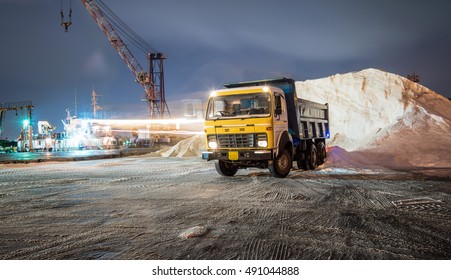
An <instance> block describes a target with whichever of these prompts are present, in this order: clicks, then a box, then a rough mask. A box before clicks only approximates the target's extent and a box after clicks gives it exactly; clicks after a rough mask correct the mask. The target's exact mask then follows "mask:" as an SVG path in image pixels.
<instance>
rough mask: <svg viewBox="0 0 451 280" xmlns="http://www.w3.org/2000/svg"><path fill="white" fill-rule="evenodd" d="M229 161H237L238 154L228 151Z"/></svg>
mask: <svg viewBox="0 0 451 280" xmlns="http://www.w3.org/2000/svg"><path fill="white" fill-rule="evenodd" d="M229 160H238V152H236V151H230V152H229Z"/></svg>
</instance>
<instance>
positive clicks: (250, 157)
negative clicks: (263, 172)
mask: <svg viewBox="0 0 451 280" xmlns="http://www.w3.org/2000/svg"><path fill="white" fill-rule="evenodd" d="M202 159H206V160H215V159H220V160H227V161H263V160H271V159H272V151H271V150H252V151H249V150H247V151H204V152H202Z"/></svg>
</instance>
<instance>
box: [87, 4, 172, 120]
mask: <svg viewBox="0 0 451 280" xmlns="http://www.w3.org/2000/svg"><path fill="white" fill-rule="evenodd" d="M81 2H82V4H83V5H84V6H85V8H86V9H87V10H88V12H89V14H90V15H91V16H92V18H93V19H94V20H95V21H96V22H97V25H98V26H99V27H100V29H101V30H102V32H103V33H104V34H105V36H106V37H107V39H108V41H109V42H110V43H111V45H112V46H113V47H114V48H115V49H116V51H117V53H118V54H119V56H120V57H121V58H122V60H123V61H124V62H125V64H126V65H127V66H128V68H129V69H130V71H132V73H133V75H134V76H135V79H136V81H137V82H138V83H139V84H140V85H141V86H142V87H143V88H144V91H145V93H144V97H143V101H146V102H147V103H148V106H149V111H150V118H164V117H165V116H170V112H169V108H168V106H167V103H166V98H165V87H164V68H163V61H164V60H165V59H166V55H165V54H163V53H161V52H158V51H157V50H156V49H155V48H154V47H152V46H151V45H150V44H149V43H147V42H146V41H145V40H144V39H142V38H141V37H140V36H139V35H138V34H136V33H135V32H134V31H133V30H132V29H131V28H130V27H128V26H127V25H126V24H125V23H124V22H123V21H122V20H121V19H120V18H119V17H118V16H117V15H116V14H114V12H113V11H112V10H111V9H110V8H109V7H108V6H107V5H106V4H105V3H104V2H103V1H101V0H81ZM120 35H122V36H123V37H124V38H127V39H128V41H130V42H131V43H132V44H134V45H135V46H136V47H138V48H139V49H140V50H142V51H143V52H145V53H146V58H147V61H148V64H149V71H148V72H147V71H145V70H144V68H143V67H142V66H141V65H140V64H139V62H138V60H137V59H136V58H135V56H134V55H133V53H132V52H131V51H130V49H129V48H128V47H127V45H126V44H125V42H124V40H123V39H122V37H121V36H120Z"/></svg>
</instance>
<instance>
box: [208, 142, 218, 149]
mask: <svg viewBox="0 0 451 280" xmlns="http://www.w3.org/2000/svg"><path fill="white" fill-rule="evenodd" d="M208 147H210V148H211V149H216V148H218V143H216V142H215V141H211V142H208Z"/></svg>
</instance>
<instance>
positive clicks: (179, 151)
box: [148, 135, 205, 158]
mask: <svg viewBox="0 0 451 280" xmlns="http://www.w3.org/2000/svg"><path fill="white" fill-rule="evenodd" d="M203 150H205V139H204V136H203V135H194V136H192V137H190V138H187V139H184V140H182V141H180V142H178V143H177V144H175V145H174V146H172V147H168V148H165V149H162V150H160V151H157V152H153V153H150V154H148V156H156V157H179V158H182V157H200V156H201V155H202V151H203Z"/></svg>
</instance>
